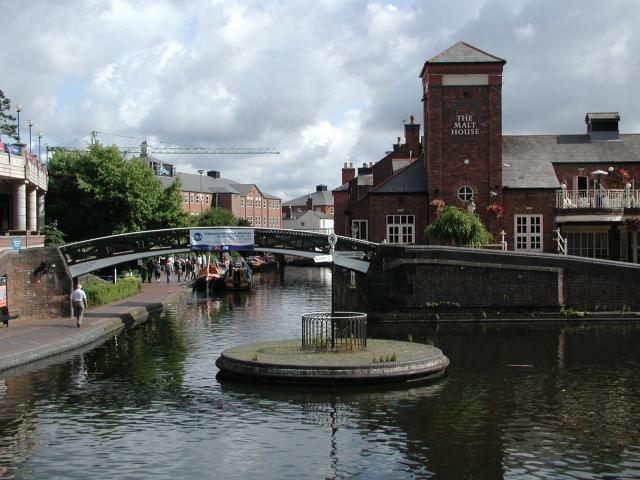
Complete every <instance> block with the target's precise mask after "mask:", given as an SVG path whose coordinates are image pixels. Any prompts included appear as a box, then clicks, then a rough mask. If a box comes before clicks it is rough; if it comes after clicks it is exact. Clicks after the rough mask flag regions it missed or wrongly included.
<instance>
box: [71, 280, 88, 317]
mask: <svg viewBox="0 0 640 480" xmlns="http://www.w3.org/2000/svg"><path fill="white" fill-rule="evenodd" d="M71 302H72V303H73V316H74V317H76V326H77V327H78V328H80V325H82V319H83V318H84V309H85V308H87V305H88V302H87V294H86V293H84V290H82V285H80V283H78V284H77V285H76V289H75V290H74V291H73V292H71Z"/></svg>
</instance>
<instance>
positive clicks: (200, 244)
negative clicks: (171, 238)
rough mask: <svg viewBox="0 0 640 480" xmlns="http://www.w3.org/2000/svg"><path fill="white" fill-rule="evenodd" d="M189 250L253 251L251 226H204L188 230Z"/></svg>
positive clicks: (253, 240)
mask: <svg viewBox="0 0 640 480" xmlns="http://www.w3.org/2000/svg"><path fill="white" fill-rule="evenodd" d="M189 238H190V242H191V250H195V251H200V252H201V251H212V250H213V251H228V250H242V251H253V244H254V242H255V239H254V232H253V228H206V229H204V228H203V229H198V230H189Z"/></svg>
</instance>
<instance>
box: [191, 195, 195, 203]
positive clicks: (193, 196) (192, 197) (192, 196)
mask: <svg viewBox="0 0 640 480" xmlns="http://www.w3.org/2000/svg"><path fill="white" fill-rule="evenodd" d="M194 198H195V195H194V194H193V193H192V194H191V203H194V201H193V199H194Z"/></svg>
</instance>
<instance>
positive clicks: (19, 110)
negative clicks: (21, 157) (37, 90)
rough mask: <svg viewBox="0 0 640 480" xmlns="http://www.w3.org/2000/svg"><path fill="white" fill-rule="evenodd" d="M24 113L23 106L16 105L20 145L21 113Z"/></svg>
mask: <svg viewBox="0 0 640 480" xmlns="http://www.w3.org/2000/svg"><path fill="white" fill-rule="evenodd" d="M21 111H22V105H16V113H17V114H18V143H20V112H21Z"/></svg>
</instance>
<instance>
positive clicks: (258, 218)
mask: <svg viewBox="0 0 640 480" xmlns="http://www.w3.org/2000/svg"><path fill="white" fill-rule="evenodd" d="M261 218H262V217H256V225H262V222H261Z"/></svg>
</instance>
